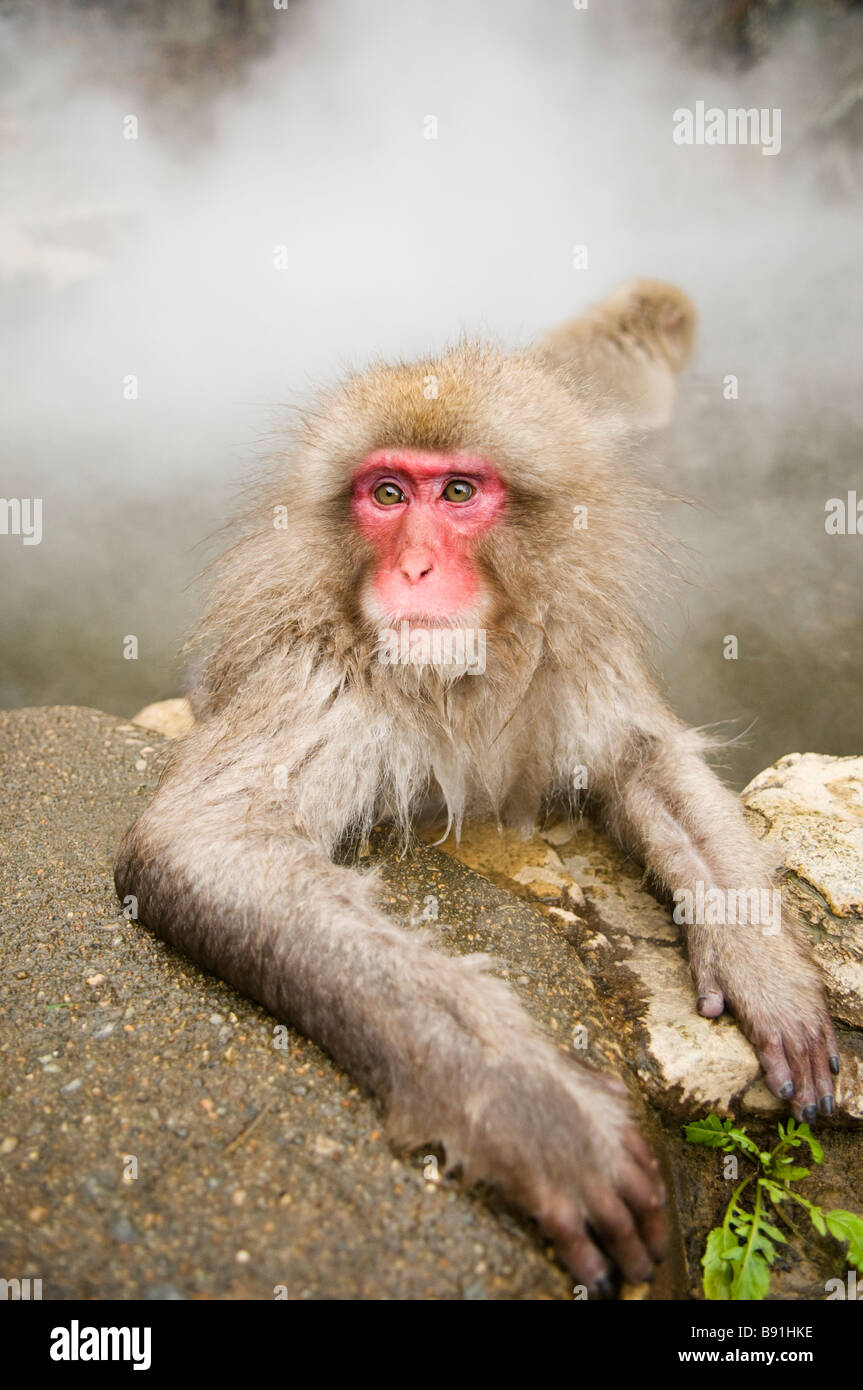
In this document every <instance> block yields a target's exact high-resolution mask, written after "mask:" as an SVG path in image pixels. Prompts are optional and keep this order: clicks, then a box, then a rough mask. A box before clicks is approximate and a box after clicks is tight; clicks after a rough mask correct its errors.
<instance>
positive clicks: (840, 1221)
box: [824, 1207, 863, 1272]
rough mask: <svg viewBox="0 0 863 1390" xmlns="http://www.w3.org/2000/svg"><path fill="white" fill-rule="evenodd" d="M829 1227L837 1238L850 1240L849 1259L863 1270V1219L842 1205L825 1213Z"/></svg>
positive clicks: (832, 1234) (857, 1267) (856, 1267)
mask: <svg viewBox="0 0 863 1390" xmlns="http://www.w3.org/2000/svg"><path fill="white" fill-rule="evenodd" d="M824 1217H825V1220H826V1222H827V1229H828V1231H829V1232H830V1234H831V1236H835V1238H836V1239H837V1240H842V1241H847V1242H848V1259H849V1261H850V1262H851V1264H852V1265H853V1266H854V1268H855V1269H859V1270H861V1272H863V1219H861V1218H860V1217H859V1216H856V1215H855V1214H854V1212H853V1211H843V1210H842V1208H841V1207H836V1208H834V1210H833V1211H828V1212H825V1213H824Z"/></svg>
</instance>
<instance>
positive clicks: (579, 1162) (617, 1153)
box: [412, 1036, 667, 1297]
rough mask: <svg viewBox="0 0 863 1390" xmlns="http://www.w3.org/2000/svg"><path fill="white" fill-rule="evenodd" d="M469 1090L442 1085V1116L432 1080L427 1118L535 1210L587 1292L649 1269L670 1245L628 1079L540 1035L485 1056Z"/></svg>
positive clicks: (451, 1159)
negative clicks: (631, 1110) (631, 1109)
mask: <svg viewBox="0 0 863 1390" xmlns="http://www.w3.org/2000/svg"><path fill="white" fill-rule="evenodd" d="M471 1090H473V1088H470V1090H469V1092H468V1094H467V1095H465V1094H464V1093H462V1094H458V1092H456V1094H455V1095H454V1094H453V1093H452V1091H450V1092H449V1094H448V1095H447V1096H446V1097H445V1098H444V1097H443V1096H442V1097H441V1105H442V1109H443V1112H444V1113H443V1115H442V1116H440V1117H438V1116H436V1115H435V1113H434V1112H435V1110H436V1109H437V1105H436V1102H435V1100H434V1097H433V1096H430V1095H429V1092H428V1089H426V1090H425V1091H424V1095H423V1111H424V1114H423V1118H422V1120H421V1121H420V1123H421V1124H422V1123H425V1124H426V1125H427V1123H428V1121H429V1120H430V1119H431V1120H432V1121H433V1122H434V1121H436V1120H439V1119H442V1120H443V1125H442V1130H443V1133H444V1145H445V1148H446V1152H447V1161H448V1163H449V1164H450V1165H452V1164H454V1163H455V1162H458V1163H459V1164H460V1165H461V1167H462V1168H463V1172H464V1177H465V1180H466V1181H468V1182H474V1181H477V1180H482V1181H484V1182H487V1183H489V1184H491V1185H493V1186H494V1187H496V1188H497V1189H498V1190H499V1191H501V1192H502V1193H503V1194H504V1196H505V1197H507V1199H508V1200H510V1201H511V1202H512V1203H513V1204H514V1205H516V1206H518V1207H520V1208H521V1209H522V1210H523V1211H525V1212H526V1213H528V1214H529V1215H531V1216H533V1217H535V1218H536V1220H537V1221H538V1223H539V1225H540V1228H541V1229H542V1231H543V1232H544V1234H545V1235H546V1236H547V1237H548V1238H549V1240H551V1241H552V1242H553V1244H554V1245H555V1247H556V1249H557V1252H558V1255H559V1257H560V1259H561V1260H562V1262H563V1263H564V1264H565V1265H566V1267H567V1268H568V1269H569V1270H570V1271H571V1273H572V1274H573V1276H574V1278H575V1279H576V1280H577V1281H578V1283H580V1284H583V1285H584V1286H585V1287H586V1289H587V1291H588V1293H589V1294H590V1295H598V1296H600V1297H609V1296H610V1295H612V1294H613V1292H614V1290H615V1285H616V1280H615V1275H616V1274H618V1273H619V1275H620V1276H621V1277H622V1278H623V1280H624V1281H625V1282H627V1283H633V1284H637V1283H643V1282H645V1281H646V1280H650V1279H652V1277H653V1273H654V1265H655V1263H656V1262H658V1261H659V1260H661V1259H662V1257H663V1255H664V1254H665V1248H666V1238H667V1233H666V1215H665V1211H664V1207H665V1189H664V1187H663V1183H662V1179H661V1177H660V1173H659V1167H658V1164H657V1161H656V1159H655V1158H654V1156H653V1154H652V1153H651V1151H650V1149H649V1147H648V1145H647V1143H646V1142H645V1140H644V1139H643V1138H642V1136H641V1135H640V1134H639V1133H638V1131H637V1130H636V1129H635V1127H634V1126H633V1124H632V1121H631V1118H630V1116H629V1115H628V1113H627V1109H626V1104H625V1100H624V1099H623V1097H625V1095H626V1090H625V1087H624V1086H623V1084H622V1083H621V1082H617V1081H614V1080H611V1079H610V1078H606V1077H603V1076H602V1075H601V1074H599V1073H597V1072H594V1071H593V1070H592V1069H591V1068H588V1067H586V1066H582V1065H580V1064H579V1063H577V1062H576V1061H574V1060H573V1059H571V1058H569V1057H567V1056H565V1055H563V1054H562V1053H561V1052H560V1050H559V1049H558V1048H557V1047H555V1046H554V1045H553V1044H552V1043H550V1042H547V1041H546V1040H545V1039H544V1038H539V1037H536V1036H534V1037H533V1038H530V1039H525V1038H521V1039H519V1042H518V1047H517V1048H512V1049H510V1048H509V1047H506V1048H505V1049H504V1051H503V1052H502V1053H501V1054H500V1055H499V1057H497V1058H496V1059H495V1060H494V1061H493V1062H491V1063H490V1062H489V1060H488V1059H487V1058H486V1059H485V1061H484V1064H483V1066H482V1071H481V1076H480V1078H479V1086H478V1089H477V1090H475V1091H474V1092H473V1094H471V1093H470V1091H471ZM429 1105H430V1107H431V1113H429ZM456 1106H457V1107H458V1109H457V1110H456V1109H455V1107H456ZM412 1128H414V1127H413V1126H412ZM414 1132H416V1131H415V1130H414Z"/></svg>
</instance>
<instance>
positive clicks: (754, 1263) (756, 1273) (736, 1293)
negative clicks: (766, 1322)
mask: <svg viewBox="0 0 863 1390" xmlns="http://www.w3.org/2000/svg"><path fill="white" fill-rule="evenodd" d="M769 1292H770V1266H769V1265H768V1263H767V1261H766V1260H765V1259H764V1258H763V1256H762V1255H758V1254H755V1253H753V1254H752V1255H750V1257H749V1259H748V1260H746V1262H745V1263H744V1264H742V1265H741V1267H740V1269H739V1270H738V1271H737V1273H736V1274H735V1276H734V1282H733V1284H732V1286H731V1297H732V1298H733V1299H741V1300H745V1301H747V1302H750V1303H754V1302H757V1301H758V1300H759V1299H762V1298H766V1297H767V1295H768V1293H769Z"/></svg>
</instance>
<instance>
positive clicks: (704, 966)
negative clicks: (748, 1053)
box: [593, 687, 839, 1121]
mask: <svg viewBox="0 0 863 1390" xmlns="http://www.w3.org/2000/svg"><path fill="white" fill-rule="evenodd" d="M642 689H644V687H642ZM655 698H656V705H655V707H654V709H653V710H650V708H649V705H648V707H647V709H646V710H644V711H643V712H640V713H643V714H644V715H645V716H646V717H634V716H630V719H629V720H628V721H627V722H626V723H625V724H622V725H621V726H620V727H619V728H618V729H617V730H616V731H615V733H614V737H613V738H610V737H609V733H610V732H611V731H610V730H607V731H606V733H605V737H604V740H603V741H604V742H605V753H604V756H600V757H598V758H597V766H596V775H595V779H594V788H593V791H594V793H595V795H596V799H597V801H598V803H599V807H600V810H601V814H602V818H603V819H604V821H605V823H606V825H607V826H608V828H609V830H610V831H611V832H612V834H613V835H614V836H615V838H616V839H617V840H618V841H619V842H620V843H621V844H622V845H623V847H624V848H625V849H627V850H629V851H630V852H631V853H632V854H633V855H635V856H636V857H637V858H638V859H639V860H640V861H641V862H642V863H643V864H644V865H645V868H646V869H647V871H648V874H649V876H650V878H651V879H652V880H653V881H654V883H655V884H656V886H657V887H658V888H660V889H661V890H663V891H664V892H665V893H667V894H668V895H675V894H676V895H677V897H676V899H675V901H676V902H677V903H678V904H679V905H681V906H682V907H683V908H684V911H683V912H682V913H680V914H679V917H680V918H682V920H683V921H685V922H686V923H687V929H688V945H689V959H690V965H691V969H692V977H693V980H694V983H695V989H696V993H697V996H698V1009H699V1012H700V1013H701V1014H702V1015H703V1016H704V1017H705V1018H716V1017H717V1016H718V1015H719V1014H721V1013H722V1011H723V1009H724V1008H725V1006H726V1005H727V1006H728V1007H729V1008H730V1009H731V1011H732V1012H733V1013H734V1014H735V1016H736V1018H737V1019H738V1021H739V1023H740V1026H741V1028H742V1029H743V1031H744V1032H745V1034H746V1036H747V1037H748V1038H749V1039H750V1041H751V1042H752V1043H753V1045H754V1047H755V1049H756V1051H757V1053H758V1058H759V1060H760V1062H761V1065H762V1067H763V1068H764V1072H765V1077H766V1081H767V1084H768V1086H769V1087H770V1089H771V1091H773V1092H774V1094H775V1095H777V1096H779V1097H780V1098H781V1099H783V1100H790V1101H791V1104H792V1108H793V1111H794V1114H795V1115H796V1116H797V1118H798V1119H801V1118H802V1119H803V1120H805V1121H812V1120H814V1119H815V1116H816V1113H817V1112H818V1111H820V1113H821V1114H822V1115H830V1114H832V1112H833V1079H832V1075H831V1073H834V1074H835V1073H836V1072H837V1071H838V1070H839V1049H838V1045H837V1042H836V1036H835V1033H834V1031H833V1027H832V1024H831V1022H830V1018H829V1015H828V1013H827V1006H826V1001H825V998H824V990H823V986H822V983H821V979H820V976H819V973H818V970H817V968H816V966H815V964H814V962H813V961H812V960H811V958H810V956H809V954H808V952H807V950H806V949H805V947H804V946H803V945H802V944H801V939H800V928H799V926H798V925H797V924H796V923H795V921H794V920H793V917H792V915H791V913H790V912H789V911H788V910H787V909H786V908H785V907H784V906H783V907H782V910H781V913H779V912H777V913H776V914H775V915H774V912H773V905H774V904H775V903H777V902H778V901H779V899H777V898H776V897H774V890H775V889H776V883H775V880H774V877H773V873H774V869H775V867H776V866H775V865H774V862H773V859H772V856H771V855H770V853H769V851H768V850H767V849H766V847H765V846H764V845H763V844H762V843H761V842H760V841H759V840H758V838H757V837H756V836H755V835H754V833H753V832H752V831H751V830H750V829H749V827H748V826H747V824H746V821H745V819H744V816H743V810H742V807H741V804H740V801H739V799H738V797H737V796H736V795H735V794H734V793H733V792H731V791H730V790H729V789H728V788H727V787H725V786H723V785H722V783H721V782H720V780H719V778H718V777H717V776H716V775H715V774H714V773H713V771H712V770H711V769H710V768H709V767H708V766H707V764H706V762H705V760H704V753H703V749H704V746H705V742H706V741H705V740H704V739H702V737H701V736H700V735H699V734H698V733H697V732H696V731H695V730H690V729H686V728H685V727H684V726H683V725H681V724H679V723H678V722H677V721H676V720H675V719H674V717H673V716H672V715H671V714H670V713H669V712H668V711H667V710H665V709H664V708H663V707H662V706H661V704H660V702H659V700H658V697H655ZM687 908H688V910H686V909H687ZM765 908H766V909H767V911H766V913H765ZM765 916H766V917H767V921H766V922H765ZM741 918H742V920H741Z"/></svg>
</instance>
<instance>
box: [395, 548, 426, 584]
mask: <svg viewBox="0 0 863 1390" xmlns="http://www.w3.org/2000/svg"><path fill="white" fill-rule="evenodd" d="M399 569H400V570H401V572H402V574H403V575H404V577H405V579H406V580H407V581H408V583H409V584H418V583H419V581H420V580H421V579H425V577H426V575H429V574H431V572H432V570H433V569H434V561H433V560H432V557H431V555H430V554H429V553H428V551H427V550H406V551H405V552H404V553H403V555H402V556H401V558H400V560H399Z"/></svg>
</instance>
